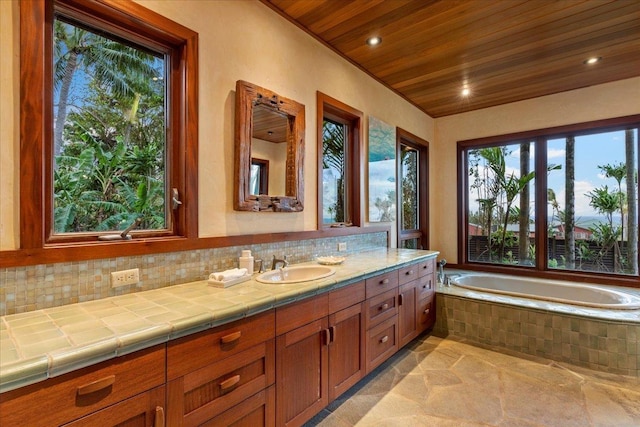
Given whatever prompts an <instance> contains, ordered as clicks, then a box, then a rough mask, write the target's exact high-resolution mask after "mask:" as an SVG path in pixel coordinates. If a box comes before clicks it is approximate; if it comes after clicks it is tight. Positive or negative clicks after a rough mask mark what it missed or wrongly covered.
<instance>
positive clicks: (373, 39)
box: [367, 36, 382, 46]
mask: <svg viewBox="0 0 640 427" xmlns="http://www.w3.org/2000/svg"><path fill="white" fill-rule="evenodd" d="M380 43H382V37H378V36H373V37H369V38H368V39H367V44H368V45H369V46H377V45H379V44H380Z"/></svg>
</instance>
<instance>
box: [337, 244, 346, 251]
mask: <svg viewBox="0 0 640 427" xmlns="http://www.w3.org/2000/svg"><path fill="white" fill-rule="evenodd" d="M346 250H347V242H341V243H338V252H343V251H346Z"/></svg>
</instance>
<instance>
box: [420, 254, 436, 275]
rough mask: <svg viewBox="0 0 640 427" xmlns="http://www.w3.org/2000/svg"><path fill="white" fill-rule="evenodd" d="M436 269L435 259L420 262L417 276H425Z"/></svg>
mask: <svg viewBox="0 0 640 427" xmlns="http://www.w3.org/2000/svg"><path fill="white" fill-rule="evenodd" d="M435 268H436V260H435V258H431V259H427V260H424V261H420V262H419V263H418V276H420V277H422V276H426V275H428V274H431V273H433V272H434V270H435Z"/></svg>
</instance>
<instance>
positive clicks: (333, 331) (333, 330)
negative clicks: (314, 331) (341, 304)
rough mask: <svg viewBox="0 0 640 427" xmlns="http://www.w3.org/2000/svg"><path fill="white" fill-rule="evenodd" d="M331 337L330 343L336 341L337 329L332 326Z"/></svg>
mask: <svg viewBox="0 0 640 427" xmlns="http://www.w3.org/2000/svg"><path fill="white" fill-rule="evenodd" d="M329 335H330V336H331V340H330V341H329V342H330V343H333V342H334V341H335V340H336V327H335V325H334V326H331V327H330V328H329Z"/></svg>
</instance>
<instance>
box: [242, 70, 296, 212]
mask: <svg viewBox="0 0 640 427" xmlns="http://www.w3.org/2000/svg"><path fill="white" fill-rule="evenodd" d="M304 132H305V116H304V105H302V104H300V103H298V102H295V101H292V100H290V99H287V98H284V97H281V96H279V95H277V94H275V93H273V92H271V91H270V90H268V89H264V88H261V87H259V86H256V85H254V84H251V83H248V82H245V81H241V80H240V81H238V82H237V83H236V119H235V171H236V179H235V181H234V194H235V199H234V206H233V208H234V209H235V210H238V211H256V212H258V211H266V212H268V211H271V212H299V211H302V210H303V193H304V181H303V177H304V173H303V166H304V162H303V154H304Z"/></svg>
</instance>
